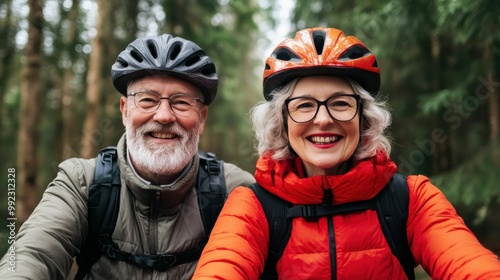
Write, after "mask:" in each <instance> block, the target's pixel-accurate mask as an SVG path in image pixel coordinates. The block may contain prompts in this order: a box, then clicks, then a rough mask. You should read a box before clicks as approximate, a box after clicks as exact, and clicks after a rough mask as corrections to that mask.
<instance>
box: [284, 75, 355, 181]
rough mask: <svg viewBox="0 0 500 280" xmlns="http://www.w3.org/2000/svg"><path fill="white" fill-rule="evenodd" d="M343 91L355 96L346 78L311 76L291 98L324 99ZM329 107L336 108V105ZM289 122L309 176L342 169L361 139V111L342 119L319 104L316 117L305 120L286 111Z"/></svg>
mask: <svg viewBox="0 0 500 280" xmlns="http://www.w3.org/2000/svg"><path fill="white" fill-rule="evenodd" d="M342 94H344V95H345V94H347V95H354V90H353V89H352V87H351V85H350V84H349V82H347V81H346V80H344V79H341V78H337V77H332V76H309V77H304V78H301V79H300V80H299V81H298V82H297V84H296V86H295V89H294V90H293V93H292V95H291V96H290V98H295V97H299V96H301V97H312V98H314V99H316V100H318V101H324V100H327V99H328V98H330V97H332V96H336V95H342ZM341 104H345V103H341ZM356 104H357V102H356ZM328 106H330V105H328ZM342 106H344V105H342ZM330 107H331V108H334V106H333V104H332V106H330ZM288 108H289V109H290V104H289V107H288ZM342 110H343V109H342ZM356 110H359V106H356ZM287 123H288V138H289V142H290V145H291V147H292V148H293V150H294V151H295V153H297V155H298V156H299V157H300V158H301V159H302V162H303V163H304V167H305V170H306V172H307V176H315V175H335V174H338V172H341V171H340V170H338V168H339V166H340V165H341V164H342V163H344V162H345V161H347V160H348V159H349V158H350V157H351V156H352V155H353V154H354V151H355V150H356V147H357V146H358V143H359V140H360V127H359V123H360V122H359V112H357V113H356V116H355V117H354V118H352V119H351V120H349V121H342V122H341V121H337V120H334V119H333V118H332V117H331V116H330V114H329V113H328V111H327V108H326V105H325V106H319V111H318V112H317V114H316V117H314V118H313V119H312V120H310V121H308V122H304V123H297V122H295V121H294V120H292V119H291V118H290V114H287Z"/></svg>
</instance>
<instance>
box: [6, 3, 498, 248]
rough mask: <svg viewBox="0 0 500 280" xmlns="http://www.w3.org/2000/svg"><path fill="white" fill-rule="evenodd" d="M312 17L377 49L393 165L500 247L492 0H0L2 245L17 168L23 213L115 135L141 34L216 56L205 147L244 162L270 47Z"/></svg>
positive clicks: (249, 161)
mask: <svg viewBox="0 0 500 280" xmlns="http://www.w3.org/2000/svg"><path fill="white" fill-rule="evenodd" d="M285 7H289V10H284V9H285ZM283 11H285V13H283ZM288 11H289V13H288ZM283 26H286V28H284V29H283ZM314 26H332V27H337V28H340V29H342V30H344V31H345V33H346V34H347V35H354V36H356V37H358V38H359V39H361V40H362V41H363V42H364V43H365V44H366V45H367V46H368V47H369V48H370V50H371V51H372V52H373V53H375V54H376V56H377V58H378V64H379V66H380V68H381V75H382V94H380V98H387V99H388V101H389V103H390V104H391V106H392V110H393V116H394V121H393V124H392V126H391V128H390V133H391V136H392V139H393V151H392V155H391V156H392V159H393V160H394V161H395V162H396V163H397V164H398V165H399V169H400V172H401V173H403V174H416V173H422V174H425V175H428V176H429V177H430V178H431V180H432V182H433V183H434V184H435V185H436V186H437V187H439V188H440V189H441V190H442V191H443V192H444V193H445V194H446V196H447V197H448V198H449V199H450V200H451V202H452V203H453V204H454V206H455V207H456V208H457V210H458V212H459V213H460V215H461V216H462V217H463V218H464V220H465V222H466V224H467V225H468V226H469V227H470V228H471V229H472V231H473V232H474V233H475V234H476V235H477V237H478V239H479V240H480V241H481V242H482V243H483V244H484V245H485V246H486V247H487V248H489V249H491V250H493V251H494V252H495V253H497V254H500V239H499V237H500V215H498V213H499V212H500V186H499V182H500V169H499V166H500V164H499V163H500V140H499V129H500V110H499V107H500V99H499V90H500V75H499V73H500V63H498V62H499V61H500V32H498V30H500V1H490V0H435V1H427V0H403V1H401V0H369V1H368V0H337V1H331V0H295V1H293V0H289V1H286V0H281V1H271V0H218V1H196V0H182V1H179V0H129V1H119V0H28V1H24V0H1V1H0V38H1V39H0V60H1V61H0V141H1V145H0V159H1V160H0V170H1V172H0V182H3V183H1V184H0V185H1V186H2V190H0V207H1V209H2V210H0V253H2V254H3V253H4V252H5V251H6V249H7V245H8V244H7V242H6V241H5V240H6V239H7V236H8V234H9V233H8V229H7V227H6V224H7V221H8V218H9V217H11V214H12V213H11V212H9V211H8V209H9V202H8V198H7V197H8V194H9V196H10V193H9V191H8V182H11V181H8V179H9V178H10V177H9V174H11V173H12V171H14V173H15V176H16V178H15V186H16V188H15V189H16V198H15V203H16V204H15V215H16V218H17V220H16V225H17V226H20V225H21V224H22V223H23V222H24V221H25V220H26V218H27V217H28V216H29V214H30V213H31V212H32V211H33V209H34V207H36V205H37V203H38V201H39V200H40V198H41V195H42V193H43V191H44V189H45V188H46V186H47V184H48V183H49V182H50V181H51V180H52V179H53V178H54V176H55V175H56V173H57V165H58V164H59V163H60V162H61V161H62V160H64V159H66V158H69V157H75V156H76V157H84V158H92V157H95V156H96V154H97V152H98V151H99V149H101V148H102V147H105V146H109V145H116V143H117V140H118V139H119V137H120V136H121V135H122V133H123V132H124V129H123V126H122V123H121V118H120V112H119V106H118V100H119V96H120V95H119V94H118V93H117V92H116V90H115V89H114V88H113V86H112V84H111V77H110V68H111V65H112V64H113V62H114V60H115V58H116V56H117V55H118V53H119V51H121V50H123V49H124V48H125V46H126V45H127V44H128V43H130V42H131V41H132V40H134V39H135V38H136V37H138V36H143V35H151V34H161V33H170V34H173V35H178V36H182V37H185V38H187V39H190V40H193V41H194V42H197V43H198V44H199V45H200V46H201V47H202V48H203V49H205V50H206V52H207V53H208V54H209V55H210V56H211V57H212V58H213V60H214V61H215V63H216V66H217V72H218V75H219V78H220V86H219V92H218V96H217V98H216V100H215V101H214V103H213V104H212V105H210V108H209V118H208V123H207V127H206V129H205V133H204V135H203V136H202V139H201V143H200V148H202V149H204V150H208V151H212V152H214V153H216V154H217V156H218V157H219V158H222V159H224V160H226V161H228V162H232V163H235V164H237V165H239V166H241V167H243V168H245V169H247V170H248V171H250V172H253V171H254V168H255V161H256V154H255V149H254V139H253V135H252V132H251V128H250V123H249V119H248V112H249V110H250V108H251V107H252V106H253V105H255V104H256V103H257V102H259V101H261V100H263V97H262V90H261V86H262V71H263V67H264V60H265V57H266V56H267V55H269V54H270V51H271V50H272V48H273V47H274V46H275V45H276V44H277V43H278V42H279V41H281V40H282V39H284V38H285V37H289V36H293V34H294V33H295V31H297V30H298V29H302V28H305V27H314ZM10 206H13V205H12V203H11V205H10ZM3 209H5V210H3ZM11 209H12V208H11ZM495 213H496V214H495Z"/></svg>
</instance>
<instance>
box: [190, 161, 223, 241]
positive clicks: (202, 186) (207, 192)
mask: <svg viewBox="0 0 500 280" xmlns="http://www.w3.org/2000/svg"><path fill="white" fill-rule="evenodd" d="M198 157H199V158H200V167H199V169H198V179H197V182H196V190H197V192H198V205H199V208H200V213H201V219H202V221H203V227H204V228H205V233H206V240H208V236H209V235H210V232H211V231H212V228H213V227H214V224H215V221H216V220H217V217H218V216H219V213H220V211H221V210H222V206H223V205H224V202H225V201H226V197H227V191H226V180H225V178H224V162H223V161H222V160H218V159H217V157H216V156H215V154H213V153H207V152H204V151H198Z"/></svg>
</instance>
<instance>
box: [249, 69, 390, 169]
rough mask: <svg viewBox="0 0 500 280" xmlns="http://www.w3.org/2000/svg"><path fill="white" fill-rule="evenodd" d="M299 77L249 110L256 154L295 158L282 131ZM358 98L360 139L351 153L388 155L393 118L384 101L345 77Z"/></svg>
mask: <svg viewBox="0 0 500 280" xmlns="http://www.w3.org/2000/svg"><path fill="white" fill-rule="evenodd" d="M298 80H299V79H294V80H293V81H291V82H289V83H288V84H286V85H285V86H283V87H281V88H278V89H276V90H275V91H273V92H272V93H271V101H262V102H259V103H257V104H256V105H255V106H254V107H253V108H252V109H251V111H250V117H251V121H252V125H253V131H254V133H255V138H256V140H257V143H256V148H257V152H258V154H259V156H262V155H263V154H264V153H265V152H267V151H273V152H274V154H273V159H274V160H285V159H290V158H294V157H295V155H294V154H293V153H292V152H291V151H290V148H289V145H288V135H287V131H286V130H285V120H284V117H286V109H285V100H286V99H287V98H289V97H290V96H291V95H292V93H293V90H294V89H295V85H296V84H297V82H298ZM346 80H347V81H348V82H349V83H350V84H351V87H352V88H353V90H354V93H355V94H357V95H359V96H360V97H361V103H362V104H363V112H362V113H363V115H362V119H363V121H362V128H361V130H362V131H361V136H362V141H361V143H360V144H359V145H358V147H357V148H356V151H355V152H354V159H355V160H363V159H366V158H369V157H372V156H374V155H375V154H376V153H377V151H382V152H384V153H385V154H386V155H387V156H389V155H390V153H391V142H390V140H389V136H387V135H385V131H386V128H387V127H388V126H389V125H390V124H391V121H392V117H391V113H390V110H389V105H388V103H387V101H386V100H375V98H374V97H373V96H371V95H370V94H369V93H368V92H367V91H366V90H365V89H363V88H362V87H361V86H360V85H359V84H358V83H356V82H355V81H353V80H350V79H346Z"/></svg>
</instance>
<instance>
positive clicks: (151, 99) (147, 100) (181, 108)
mask: <svg viewBox="0 0 500 280" xmlns="http://www.w3.org/2000/svg"><path fill="white" fill-rule="evenodd" d="M127 96H131V97H133V98H134V104H135V106H136V107H137V108H139V109H140V110H141V111H142V112H144V113H152V112H155V111H156V110H158V108H159V107H160V104H161V100H162V99H167V100H168V104H169V106H170V109H171V110H172V111H173V112H174V113H175V114H176V115H180V116H187V115H189V114H190V113H191V112H192V111H196V110H197V109H198V108H199V105H200V104H203V101H202V100H201V99H200V98H196V97H194V96H191V95H187V94H174V95H172V96H169V97H161V95H160V94H158V93H157V92H154V91H138V92H132V93H129V94H128V95H127Z"/></svg>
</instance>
